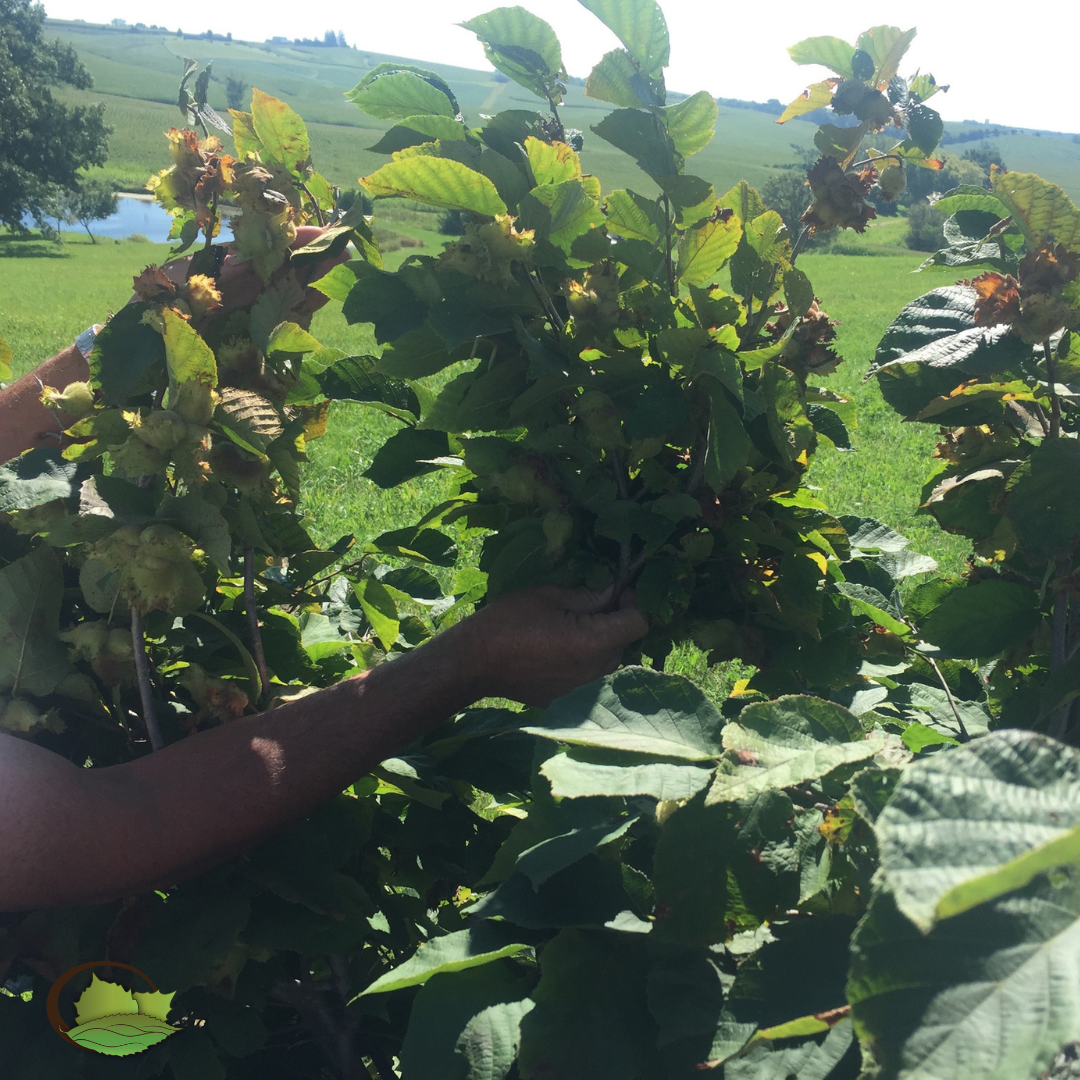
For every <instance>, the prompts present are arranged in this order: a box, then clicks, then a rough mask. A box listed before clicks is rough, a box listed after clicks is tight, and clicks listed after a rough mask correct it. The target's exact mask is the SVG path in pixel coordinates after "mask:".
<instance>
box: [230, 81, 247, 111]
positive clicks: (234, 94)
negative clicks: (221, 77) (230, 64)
mask: <svg viewBox="0 0 1080 1080" xmlns="http://www.w3.org/2000/svg"><path fill="white" fill-rule="evenodd" d="M246 92H247V83H246V82H244V80H243V79H234V78H232V77H231V76H229V77H226V79H225V97H226V98H227V99H228V102H229V108H230V109H242V108H243V107H244V94H245V93H246Z"/></svg>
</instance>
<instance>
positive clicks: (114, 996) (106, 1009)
mask: <svg viewBox="0 0 1080 1080" xmlns="http://www.w3.org/2000/svg"><path fill="white" fill-rule="evenodd" d="M138 1011H139V1005H138V1002H136V1000H135V998H133V997H132V996H131V991H130V990H125V989H124V988H123V987H122V986H117V985H116V983H111V982H106V981H105V980H104V979H99V978H98V977H97V976H96V975H93V976H91V978H90V985H89V986H88V987H87V988H86V989H85V990H84V991H83V992H82V996H81V997H80V998H79V1000H78V1001H76V1002H75V1019H76V1020H77V1021H78V1022H79V1025H80V1026H82V1025H84V1024H88V1023H90V1021H91V1020H97V1019H98V1018H99V1017H102V1016H116V1015H118V1014H120V1013H137V1012H138Z"/></svg>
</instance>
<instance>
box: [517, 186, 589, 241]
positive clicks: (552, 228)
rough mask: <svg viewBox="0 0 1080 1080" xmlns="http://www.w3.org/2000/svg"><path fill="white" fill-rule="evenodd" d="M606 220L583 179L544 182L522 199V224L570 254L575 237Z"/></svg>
mask: <svg viewBox="0 0 1080 1080" xmlns="http://www.w3.org/2000/svg"><path fill="white" fill-rule="evenodd" d="M603 222H604V218H603V215H602V214H601V212H600V207H599V206H598V205H597V203H596V201H595V200H594V199H593V198H592V197H591V196H590V195H589V194H588V193H587V192H586V190H585V187H584V185H583V184H582V182H581V181H580V180H565V181H563V182H562V183H560V184H544V185H543V186H541V187H536V188H533V190H532V191H530V192H529V194H528V195H527V196H526V197H525V198H524V199H522V201H521V225H522V226H524V227H525V228H527V229H535V230H536V233H537V236H538V237H540V238H542V239H544V240H547V241H549V242H550V243H552V244H554V245H555V246H556V247H558V248H561V249H562V250H563V252H565V253H566V254H567V255H569V254H570V252H571V250H572V248H573V244H574V241H575V240H576V239H577V238H578V237H579V236H584V235H585V233H587V232H588V231H589V230H590V229H593V228H596V227H597V226H599V225H602V224H603Z"/></svg>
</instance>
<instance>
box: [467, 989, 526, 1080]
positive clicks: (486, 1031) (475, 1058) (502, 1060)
mask: <svg viewBox="0 0 1080 1080" xmlns="http://www.w3.org/2000/svg"><path fill="white" fill-rule="evenodd" d="M532 1008H533V1001H532V999H531V998H522V999H521V1000H520V1001H506V1002H503V1003H502V1004H499V1005H489V1006H488V1007H487V1008H485V1009H481V1010H480V1012H478V1013H477V1014H476V1015H475V1016H474V1017H473V1018H472V1019H471V1020H470V1021H469V1022H468V1023H467V1024H466V1025H465V1028H464V1030H463V1031H462V1033H461V1035H459V1036H458V1040H457V1051H458V1053H459V1054H460V1055H461V1056H462V1057H464V1058H465V1060H466V1061H468V1063H469V1073H468V1077H467V1080H504V1078H505V1077H506V1076H507V1075H508V1074H509V1072H510V1069H511V1067H512V1066H513V1064H514V1061H515V1059H516V1058H517V1056H518V1050H519V1049H520V1048H521V1021H522V1019H523V1018H524V1017H525V1015H526V1014H527V1013H528V1012H529V1011H530V1010H531V1009H532Z"/></svg>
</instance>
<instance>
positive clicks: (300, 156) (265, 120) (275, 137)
mask: <svg viewBox="0 0 1080 1080" xmlns="http://www.w3.org/2000/svg"><path fill="white" fill-rule="evenodd" d="M234 119H235V118H234ZM251 120H252V126H253V127H254V128H255V134H256V135H257V136H258V137H259V141H260V142H261V143H262V149H261V154H262V156H263V157H264V158H269V159H271V160H272V161H277V162H280V163H281V164H282V165H285V166H286V167H287V168H289V169H292V170H297V169H298V168H299V167H300V166H301V165H303V164H305V163H306V162H307V160H308V158H310V157H311V142H310V141H309V139H308V133H307V128H306V127H305V126H304V121H303V120H301V119H300V117H299V116H298V115H297V114H296V113H295V112H293V110H292V109H290V108H289V106H288V105H286V104H285V102H284V101H279V100H278V99H277V98H275V97H271V96H270V95H269V94H264V93H263V92H262V91H261V90H253V91H252V96H251ZM234 137H235V125H234Z"/></svg>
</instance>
